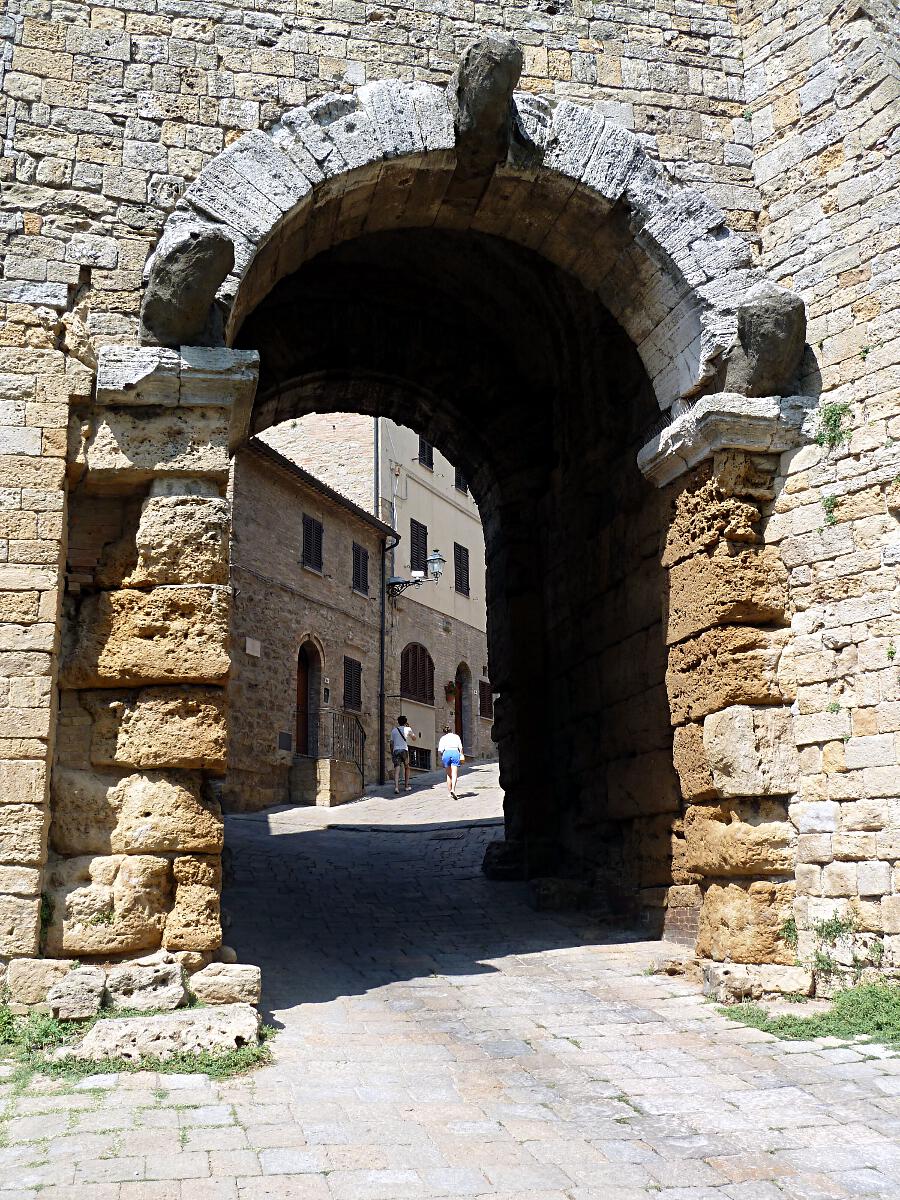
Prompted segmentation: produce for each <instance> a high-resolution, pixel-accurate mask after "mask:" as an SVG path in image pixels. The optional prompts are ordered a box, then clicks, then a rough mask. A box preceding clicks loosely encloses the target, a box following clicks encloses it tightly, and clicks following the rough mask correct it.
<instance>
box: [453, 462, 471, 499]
mask: <svg viewBox="0 0 900 1200" xmlns="http://www.w3.org/2000/svg"><path fill="white" fill-rule="evenodd" d="M454 470H455V472H456V475H455V478H454V480H453V486H454V487H455V488H456V490H457V491H458V492H462V493H463V495H465V494H466V493H467V492H468V490H469V485H468V483H467V482H466V477H465V475H463V473H462V471H461V470H460V469H459V467H454Z"/></svg>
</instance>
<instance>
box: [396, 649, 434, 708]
mask: <svg viewBox="0 0 900 1200" xmlns="http://www.w3.org/2000/svg"><path fill="white" fill-rule="evenodd" d="M400 695H401V696H403V697H405V698H406V699H407V700H417V701H418V702H419V704H434V663H433V662H432V661H431V655H430V654H429V653H428V651H427V650H426V649H425V647H424V646H420V645H419V644H418V642H410V644H409V645H408V646H407V647H406V649H405V650H404V651H403V653H402V654H401V655H400Z"/></svg>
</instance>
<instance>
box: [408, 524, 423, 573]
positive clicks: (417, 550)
mask: <svg viewBox="0 0 900 1200" xmlns="http://www.w3.org/2000/svg"><path fill="white" fill-rule="evenodd" d="M409 569H410V570H411V571H427V570H428V526H427V525H423V524H422V522H421V521H417V520H416V519H415V517H411V518H410V522H409Z"/></svg>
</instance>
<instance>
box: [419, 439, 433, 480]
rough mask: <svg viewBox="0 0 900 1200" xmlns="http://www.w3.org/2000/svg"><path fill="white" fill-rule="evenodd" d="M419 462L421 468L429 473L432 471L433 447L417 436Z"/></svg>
mask: <svg viewBox="0 0 900 1200" xmlns="http://www.w3.org/2000/svg"><path fill="white" fill-rule="evenodd" d="M419 462H420V463H421V464H422V466H423V467H427V468H428V469H429V471H433V470H434V446H432V444H431V442H429V441H427V440H426V439H425V438H423V437H422V436H421V434H420V435H419Z"/></svg>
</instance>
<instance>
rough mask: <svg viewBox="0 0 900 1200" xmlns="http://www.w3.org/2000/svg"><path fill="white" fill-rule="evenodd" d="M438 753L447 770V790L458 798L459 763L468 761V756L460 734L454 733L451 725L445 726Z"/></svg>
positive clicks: (455, 798)
mask: <svg viewBox="0 0 900 1200" xmlns="http://www.w3.org/2000/svg"><path fill="white" fill-rule="evenodd" d="M438 754H439V755H440V756H441V762H442V763H443V764H444V770H445V771H446V772H447V790H448V791H449V793H450V795H451V796H452V797H453V799H454V800H458V799H459V797H458V796H457V794H456V779H457V776H458V775H459V764H460V763H461V762H465V761H466V756H465V755H464V754H463V746H462V741H461V739H460V736H459V734H458V733H453V732H452V731H451V729H450V726H449V725H445V726H444V736H443V737H442V738H441V740H440V741H439V742H438Z"/></svg>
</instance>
